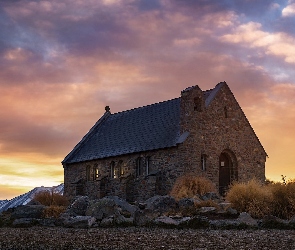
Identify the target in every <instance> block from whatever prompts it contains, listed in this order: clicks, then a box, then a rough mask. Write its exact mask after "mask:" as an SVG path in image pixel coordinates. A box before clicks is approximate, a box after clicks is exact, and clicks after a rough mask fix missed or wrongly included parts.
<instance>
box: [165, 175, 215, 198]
mask: <svg viewBox="0 0 295 250" xmlns="http://www.w3.org/2000/svg"><path fill="white" fill-rule="evenodd" d="M208 192H216V188H215V186H214V184H213V183H212V182H211V181H210V180H208V179H206V178H204V177H198V176H193V175H189V174H187V175H183V176H181V177H179V178H178V179H177V180H176V182H175V184H174V186H173V188H172V190H171V192H170V195H171V196H172V197H174V198H175V199H176V200H180V199H182V198H192V197H194V196H196V195H199V196H201V195H204V194H205V193H208Z"/></svg>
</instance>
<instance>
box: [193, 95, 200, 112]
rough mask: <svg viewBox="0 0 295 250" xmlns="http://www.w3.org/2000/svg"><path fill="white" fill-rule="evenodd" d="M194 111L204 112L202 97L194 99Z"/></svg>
mask: <svg viewBox="0 0 295 250" xmlns="http://www.w3.org/2000/svg"><path fill="white" fill-rule="evenodd" d="M194 110H195V111H202V99H201V98H200V97H195V98H194Z"/></svg>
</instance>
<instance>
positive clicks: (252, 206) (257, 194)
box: [226, 179, 272, 218]
mask: <svg viewBox="0 0 295 250" xmlns="http://www.w3.org/2000/svg"><path fill="white" fill-rule="evenodd" d="M226 200H228V201H229V202H230V203H232V206H233V207H234V208H235V209H237V211H238V212H247V213H250V214H251V216H253V217H255V218H262V217H263V216H265V215H269V214H270V213H271V201H272V193H271V192H270V190H269V188H268V186H264V185H262V184H261V183H260V182H258V181H257V180H256V179H252V180H250V181H249V182H247V183H234V184H233V185H232V186H231V188H230V189H229V191H228V193H227V195H226Z"/></svg>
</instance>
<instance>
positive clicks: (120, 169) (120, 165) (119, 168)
mask: <svg viewBox="0 0 295 250" xmlns="http://www.w3.org/2000/svg"><path fill="white" fill-rule="evenodd" d="M115 172H116V173H115V174H116V176H117V178H118V177H120V176H121V175H123V174H124V169H123V161H122V160H120V161H119V162H118V165H117V167H116V169H115Z"/></svg>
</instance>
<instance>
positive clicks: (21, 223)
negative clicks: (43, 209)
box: [12, 218, 38, 227]
mask: <svg viewBox="0 0 295 250" xmlns="http://www.w3.org/2000/svg"><path fill="white" fill-rule="evenodd" d="M36 224H38V221H37V220H36V219H34V218H20V219H15V220H14V221H13V223H12V226H13V227H32V226H34V225H36Z"/></svg>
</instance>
